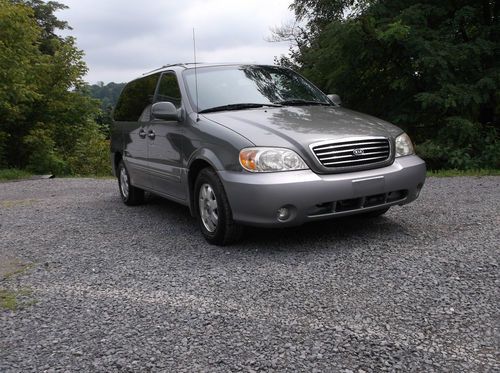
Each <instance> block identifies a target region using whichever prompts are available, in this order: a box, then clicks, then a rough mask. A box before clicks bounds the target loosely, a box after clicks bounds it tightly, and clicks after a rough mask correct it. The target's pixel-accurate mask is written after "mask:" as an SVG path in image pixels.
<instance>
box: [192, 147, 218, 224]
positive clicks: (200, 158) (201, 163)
mask: <svg viewBox="0 0 500 373" xmlns="http://www.w3.org/2000/svg"><path fill="white" fill-rule="evenodd" d="M207 167H208V168H212V169H213V170H214V171H215V172H217V171H218V170H224V165H223V164H222V162H221V161H220V159H219V158H218V157H217V155H216V154H215V153H214V152H213V151H211V150H210V149H200V150H199V151H198V152H196V154H194V155H193V156H192V157H191V159H190V161H189V166H188V175H187V179H188V192H189V211H190V212H191V215H192V216H196V211H195V208H194V206H195V204H194V184H195V182H196V178H197V177H198V175H199V173H200V171H201V170H203V169H204V168H207Z"/></svg>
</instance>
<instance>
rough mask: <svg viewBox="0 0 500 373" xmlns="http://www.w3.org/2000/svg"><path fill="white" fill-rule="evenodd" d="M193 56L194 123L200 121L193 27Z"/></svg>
mask: <svg viewBox="0 0 500 373" xmlns="http://www.w3.org/2000/svg"><path fill="white" fill-rule="evenodd" d="M193 54H194V85H195V89H196V121H197V122H199V121H200V114H198V111H199V110H200V109H199V105H198V74H197V71H196V37H195V34H194V27H193Z"/></svg>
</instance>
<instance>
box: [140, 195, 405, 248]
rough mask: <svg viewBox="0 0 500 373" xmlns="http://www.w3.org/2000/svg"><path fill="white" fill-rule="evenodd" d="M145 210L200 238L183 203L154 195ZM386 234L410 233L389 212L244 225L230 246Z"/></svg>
mask: <svg viewBox="0 0 500 373" xmlns="http://www.w3.org/2000/svg"><path fill="white" fill-rule="evenodd" d="M148 210H149V211H148ZM145 213H148V214H155V215H156V216H157V218H158V219H167V220H168V224H178V225H179V227H178V229H177V230H178V231H186V230H188V231H190V232H191V231H192V232H193V233H194V234H197V235H199V237H200V238H201V237H202V235H201V232H199V229H198V226H197V223H196V220H195V219H194V218H193V217H192V216H191V214H190V212H189V209H188V208H187V207H185V206H182V205H179V204H177V203H175V202H171V201H169V200H166V199H163V198H161V197H156V196H153V197H150V198H149V200H148V206H147V210H146V211H145ZM159 223H160V222H159ZM165 223H167V222H165ZM389 236H390V240H394V239H397V238H398V237H401V236H404V237H407V236H409V233H408V232H407V229H406V228H405V227H404V226H403V225H401V224H399V223H398V222H396V221H395V220H394V219H392V218H391V212H388V213H387V215H384V216H380V217H377V218H366V217H359V216H358V217H343V218H335V219H329V220H323V221H317V222H310V223H307V224H304V225H302V226H299V227H291V228H274V229H270V228H256V227H245V230H244V235H243V237H242V239H241V240H240V241H239V242H237V243H235V244H233V245H231V246H230V247H231V250H240V249H241V250H242V251H245V250H249V249H252V250H253V249H255V247H259V248H260V247H262V248H272V249H273V250H280V249H285V250H286V251H290V250H294V249H296V250H304V249H309V248H311V249H312V248H313V247H316V248H322V247H323V248H324V247H325V245H328V246H330V245H331V243H332V241H334V242H335V243H336V244H340V245H341V244H342V242H343V241H345V242H350V243H351V244H352V243H353V242H355V241H365V240H371V242H373V243H377V240H378V241H380V242H384V241H386V240H388V239H389ZM203 242H204V240H203ZM207 245H208V243H207Z"/></svg>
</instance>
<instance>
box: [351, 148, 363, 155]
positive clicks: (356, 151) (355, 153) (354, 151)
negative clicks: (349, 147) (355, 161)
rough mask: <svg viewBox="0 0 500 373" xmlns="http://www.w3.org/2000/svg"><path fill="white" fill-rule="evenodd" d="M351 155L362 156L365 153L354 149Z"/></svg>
mask: <svg viewBox="0 0 500 373" xmlns="http://www.w3.org/2000/svg"><path fill="white" fill-rule="evenodd" d="M352 154H354V155H363V154H365V151H364V150H363V149H354V150H353V151H352Z"/></svg>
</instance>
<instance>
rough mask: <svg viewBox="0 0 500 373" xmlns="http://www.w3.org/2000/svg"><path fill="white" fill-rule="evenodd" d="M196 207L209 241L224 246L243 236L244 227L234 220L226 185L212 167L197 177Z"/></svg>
mask: <svg viewBox="0 0 500 373" xmlns="http://www.w3.org/2000/svg"><path fill="white" fill-rule="evenodd" d="M202 189H203V191H202ZM203 196H204V197H203ZM214 201H215V203H214ZM200 205H201V206H202V208H203V210H202V209H200ZM194 207H195V213H196V219H197V220H198V225H199V226H200V230H201V232H202V233H203V236H204V237H205V239H206V240H207V241H208V242H209V243H211V244H214V245H219V246H224V245H229V244H231V243H234V242H236V241H237V240H238V239H239V238H240V237H241V235H242V233H243V227H242V226H240V225H238V224H236V223H235V222H234V220H233V214H232V212H231V207H230V206H229V201H228V199H227V196H226V192H225V191H224V186H223V185H222V182H221V181H220V179H219V177H218V176H217V174H216V173H215V171H213V170H212V169H210V168H204V169H203V170H201V171H200V173H199V174H198V177H197V178H196V182H195V184H194Z"/></svg>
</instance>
